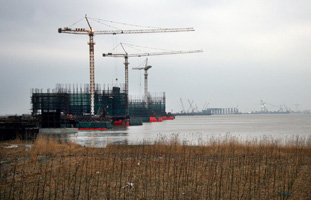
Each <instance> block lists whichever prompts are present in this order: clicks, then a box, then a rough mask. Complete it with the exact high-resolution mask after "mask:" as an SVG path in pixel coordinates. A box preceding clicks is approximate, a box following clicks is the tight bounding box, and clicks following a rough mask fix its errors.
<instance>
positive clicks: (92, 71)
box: [58, 15, 194, 115]
mask: <svg viewBox="0 0 311 200" xmlns="http://www.w3.org/2000/svg"><path fill="white" fill-rule="evenodd" d="M85 20H86V22H87V24H88V26H89V30H86V29H84V28H73V29H72V28H69V27H65V28H59V29H58V33H68V34H77V35H88V36H89V43H88V45H89V52H90V55H89V57H90V101H91V115H94V104H95V66H94V45H95V43H94V40H93V37H94V35H116V34H136V33H165V32H183V31H194V29H193V28H152V29H138V30H120V29H118V30H105V31H95V30H93V28H92V26H91V24H90V22H89V20H88V17H87V15H85Z"/></svg>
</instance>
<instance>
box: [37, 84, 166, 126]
mask: <svg viewBox="0 0 311 200" xmlns="http://www.w3.org/2000/svg"><path fill="white" fill-rule="evenodd" d="M94 94H95V95H94V115H91V114H90V113H91V106H90V105H91V104H90V90H89V85H88V84H85V85H84V87H82V86H78V85H75V84H73V85H70V84H65V85H63V84H57V85H56V88H54V89H47V91H45V92H44V91H43V90H42V89H32V96H31V104H32V115H33V116H37V117H38V120H39V121H40V124H41V127H42V128H71V127H77V128H79V129H87V128H97V129H105V128H111V126H110V124H111V123H112V124H113V125H141V122H142V121H143V122H155V118H156V121H161V120H163V117H164V119H167V117H168V114H167V113H166V112H165V93H163V94H162V95H161V96H154V97H151V96H148V100H147V102H148V104H146V101H145V99H143V98H142V99H130V101H129V102H128V96H127V94H126V93H125V90H124V88H120V87H109V86H107V87H105V86H103V87H101V85H99V84H96V85H95V93H94ZM171 119H172V118H171Z"/></svg>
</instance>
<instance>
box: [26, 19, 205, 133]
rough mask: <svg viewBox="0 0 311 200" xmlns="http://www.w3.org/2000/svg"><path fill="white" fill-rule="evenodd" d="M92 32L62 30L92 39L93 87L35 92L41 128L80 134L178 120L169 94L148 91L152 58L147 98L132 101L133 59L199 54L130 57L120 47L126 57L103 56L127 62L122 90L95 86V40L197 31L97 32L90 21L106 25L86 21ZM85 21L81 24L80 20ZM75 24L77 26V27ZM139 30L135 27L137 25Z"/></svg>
mask: <svg viewBox="0 0 311 200" xmlns="http://www.w3.org/2000/svg"><path fill="white" fill-rule="evenodd" d="M84 19H85V21H86V23H87V26H88V28H72V27H64V28H59V29H58V33H66V34H74V35H86V36H88V37H89V42H88V45H89V63H90V65H89V69H90V83H89V84H84V85H83V86H82V85H80V84H79V85H78V84H57V85H56V87H55V88H54V89H47V90H46V91H44V90H43V89H32V94H31V105H32V108H31V110H32V116H33V117H35V118H36V119H37V120H38V121H39V124H40V127H41V128H73V127H74V128H78V129H80V130H89V129H91V130H94V129H100V130H105V129H108V128H111V127H112V126H116V125H125V126H128V125H142V122H161V121H162V120H172V119H174V116H173V115H171V114H170V113H166V111H165V108H166V105H165V104H166V99H165V98H166V97H165V93H164V92H163V93H160V95H154V96H152V95H150V92H149V91H148V70H149V69H150V68H151V66H150V65H148V58H147V59H146V64H145V66H144V67H140V68H133V70H144V71H145V73H144V96H142V97H139V98H132V97H131V96H130V94H129V86H128V85H129V76H128V74H129V72H128V70H129V67H128V66H129V62H128V59H129V57H149V56H159V55H170V54H185V53H198V52H202V51H201V50H195V51H161V52H159V51H157V52H144V53H128V52H127V51H126V49H125V47H124V44H122V43H120V46H121V47H122V50H123V52H122V53H112V52H108V53H103V54H102V56H103V57H114V58H118V57H119V58H124V59H125V62H124V72H125V76H124V77H125V80H124V85H122V86H105V85H100V84H96V83H95V60H94V45H95V42H94V36H95V35H117V34H141V33H166V32H185V31H194V29H193V28H151V27H148V28H147V29H138V30H121V29H116V30H104V31H94V30H93V28H92V25H91V23H90V20H93V21H96V22H99V23H103V21H101V20H100V19H93V18H89V17H87V16H86V15H85V17H84ZM80 21H81V20H80ZM75 24H76V23H74V24H73V25H75ZM134 26H135V25H134Z"/></svg>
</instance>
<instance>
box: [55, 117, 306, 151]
mask: <svg viewBox="0 0 311 200" xmlns="http://www.w3.org/2000/svg"><path fill="white" fill-rule="evenodd" d="M297 136H298V137H299V138H300V139H304V138H305V139H309V138H310V137H311V115H289V114H288V115H227V116H191V117H185V116H184V117H177V118H176V119H175V120H172V121H171V120H169V121H163V122H161V123H144V125H143V126H130V127H116V128H114V129H112V130H106V131H78V132H77V133H74V134H57V135H55V137H57V138H58V139H59V140H63V141H65V142H68V141H70V142H74V143H77V144H80V145H83V146H93V147H105V146H106V145H107V144H142V143H154V142H155V141H172V140H173V141H174V140H178V141H179V142H180V143H182V144H187V145H198V144H207V143H211V142H215V141H216V142H217V141H218V142H219V141H220V140H222V141H223V140H229V139H235V140H237V141H240V142H243V141H251V142H252V141H253V142H256V141H258V142H259V141H264V140H265V141H282V142H284V143H286V142H288V141H291V140H295V139H296V137H297Z"/></svg>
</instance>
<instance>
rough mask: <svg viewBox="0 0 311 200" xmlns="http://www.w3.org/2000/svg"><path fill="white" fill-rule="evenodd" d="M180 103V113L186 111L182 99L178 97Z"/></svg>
mask: <svg viewBox="0 0 311 200" xmlns="http://www.w3.org/2000/svg"><path fill="white" fill-rule="evenodd" d="M180 103H181V107H182V111H181V112H182V113H186V110H185V107H184V103H183V101H182V98H180Z"/></svg>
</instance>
